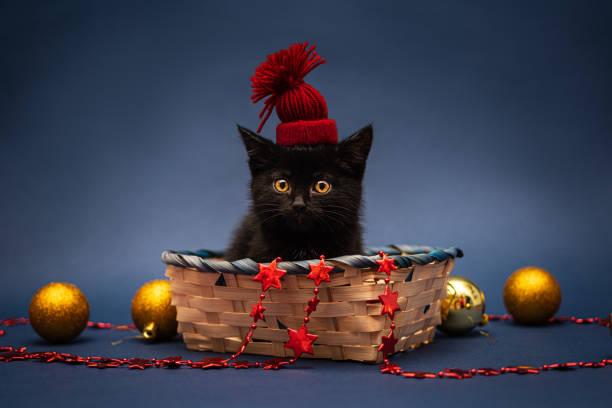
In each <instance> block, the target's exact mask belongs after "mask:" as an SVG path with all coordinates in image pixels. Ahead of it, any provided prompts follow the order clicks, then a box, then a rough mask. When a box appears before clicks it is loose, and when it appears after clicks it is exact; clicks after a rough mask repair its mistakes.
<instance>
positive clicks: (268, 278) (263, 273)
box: [253, 258, 287, 292]
mask: <svg viewBox="0 0 612 408" xmlns="http://www.w3.org/2000/svg"><path fill="white" fill-rule="evenodd" d="M276 261H281V259H280V258H276V259H275V260H273V261H272V262H270V265H264V264H261V263H260V264H259V273H258V274H257V276H255V277H254V278H253V280H254V281H257V282H261V291H262V292H265V291H266V290H268V289H270V287H273V288H276V289H281V283H280V278H281V277H282V276H283V275H284V274H286V273H287V271H286V270H284V269H278V268H277V266H276Z"/></svg>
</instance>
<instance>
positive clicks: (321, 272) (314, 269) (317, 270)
mask: <svg viewBox="0 0 612 408" xmlns="http://www.w3.org/2000/svg"><path fill="white" fill-rule="evenodd" d="M308 266H309V267H310V273H309V274H308V275H306V278H308V279H312V280H313V281H314V282H315V285H316V286H319V285H320V284H321V282H331V278H330V276H329V273H330V272H331V271H332V270H333V269H334V267H333V266H327V265H325V257H324V256H323V255H321V262H319V263H318V264H316V265H313V264H308Z"/></svg>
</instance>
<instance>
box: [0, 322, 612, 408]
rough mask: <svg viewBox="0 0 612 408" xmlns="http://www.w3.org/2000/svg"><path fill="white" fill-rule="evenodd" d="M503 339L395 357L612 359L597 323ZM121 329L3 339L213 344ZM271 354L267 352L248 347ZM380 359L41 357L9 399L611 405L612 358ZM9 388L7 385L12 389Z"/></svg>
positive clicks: (8, 374) (14, 383)
mask: <svg viewBox="0 0 612 408" xmlns="http://www.w3.org/2000/svg"><path fill="white" fill-rule="evenodd" d="M489 329H490V331H491V333H492V335H493V336H494V338H495V339H496V340H497V342H496V343H495V344H489V343H488V342H487V339H486V338H485V337H483V336H481V335H479V334H477V333H472V335H470V336H466V337H447V336H445V335H444V334H441V333H438V335H437V337H436V339H435V341H434V342H433V343H432V344H429V345H427V346H424V347H422V348H420V349H417V350H415V351H412V352H407V353H403V354H401V355H397V356H395V357H393V358H392V361H393V362H395V363H397V364H400V365H401V366H402V367H403V368H404V369H407V370H423V371H433V372H436V371H438V370H441V369H444V368H455V367H457V368H465V369H469V368H479V367H501V366H510V365H519V364H524V365H540V364H547V363H555V362H567V361H599V360H601V359H602V358H608V359H609V358H612V338H611V337H610V334H609V330H608V329H606V328H602V327H598V326H595V325H590V326H579V325H573V324H562V325H554V326H547V327H521V326H518V325H515V324H514V323H512V322H492V323H491V324H490V325H489ZM128 335H129V334H128V333H126V332H119V331H108V330H100V329H86V331H85V332H84V333H83V334H82V335H81V336H80V337H79V338H78V339H77V340H76V341H75V342H73V343H71V344H66V345H49V344H47V343H45V342H43V341H42V340H40V339H39V338H38V336H37V335H36V334H35V333H34V332H33V330H32V328H31V327H29V326H19V327H9V328H7V329H6V334H5V336H3V337H0V345H3V346H6V345H15V346H17V345H19V346H27V347H28V349H29V350H31V351H44V350H53V351H60V352H67V353H74V354H78V355H82V356H91V355H98V356H104V357H116V358H120V357H143V358H163V357H166V356H168V355H172V356H175V355H181V356H183V358H184V359H191V360H199V359H201V358H202V357H204V356H213V355H215V354H214V353H203V352H194V351H189V350H187V349H186V348H185V346H184V345H183V343H182V342H181V341H180V339H177V340H175V341H169V342H163V343H154V344H151V343H146V342H144V341H142V340H139V339H127V340H125V341H123V342H122V343H121V344H119V345H116V346H112V345H111V344H110V343H111V342H112V341H114V340H117V339H121V338H124V337H126V336H128ZM247 358H248V359H249V360H251V361H262V357H261V356H247ZM377 367H378V366H375V365H368V364H361V363H355V362H336V361H326V360H310V359H301V360H299V361H298V362H297V363H296V364H295V365H294V366H292V367H290V368H284V369H281V370H278V371H264V370H261V369H254V368H253V369H248V370H237V369H226V370H199V369H191V368H186V367H184V368H180V369H156V368H149V369H147V370H145V371H141V370H129V369H127V368H114V369H105V370H100V369H94V368H87V367H85V366H69V365H63V364H43V363H39V362H34V361H17V362H11V363H5V362H0V383H1V384H2V389H3V392H2V393H0V405H1V406H6V407H8V406H30V405H31V406H35V405H39V404H40V401H41V396H42V395H44V396H45V397H44V401H45V406H46V407H55V406H57V407H66V406H68V405H71V406H85V405H87V406H89V407H97V406H110V405H111V404H112V405H115V406H163V405H165V406H176V405H177V404H180V405H185V406H187V405H197V406H221V405H223V406H225V407H233V406H247V405H249V404H252V406H266V407H270V408H272V407H287V406H292V407H301V406H312V405H313V404H317V405H319V406H334V405H338V404H353V405H354V406H374V405H376V404H382V403H383V401H389V403H390V404H392V406H402V405H405V406H411V407H414V406H449V404H453V406H457V405H460V406H465V405H466V404H486V405H489V406H497V407H499V406H513V407H516V406H521V405H527V406H535V405H542V404H545V406H554V404H560V405H563V406H569V405H573V406H590V407H598V406H602V407H603V406H608V407H609V406H610V393H609V388H610V384H611V383H612V366H607V367H605V368H599V369H580V370H574V371H569V372H566V371H555V372H551V371H549V372H542V373H540V374H538V375H517V374H506V375H503V376H497V377H475V378H472V379H464V380H454V379H435V380H414V379H405V378H402V377H399V376H392V375H382V374H380V373H379V372H378V368H377ZM7 391H8V392H7Z"/></svg>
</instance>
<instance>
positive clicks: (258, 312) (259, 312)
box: [249, 301, 266, 323]
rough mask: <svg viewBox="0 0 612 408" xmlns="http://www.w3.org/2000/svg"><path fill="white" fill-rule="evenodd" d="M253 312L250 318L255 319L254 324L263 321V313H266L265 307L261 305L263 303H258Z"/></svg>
mask: <svg viewBox="0 0 612 408" xmlns="http://www.w3.org/2000/svg"><path fill="white" fill-rule="evenodd" d="M252 307H253V311H252V312H251V313H249V316H251V317H252V318H253V322H255V323H257V321H258V320H262V319H263V312H265V311H266V308H265V306H262V305H261V301H259V302H257V303H256V304H254V305H253V306H252Z"/></svg>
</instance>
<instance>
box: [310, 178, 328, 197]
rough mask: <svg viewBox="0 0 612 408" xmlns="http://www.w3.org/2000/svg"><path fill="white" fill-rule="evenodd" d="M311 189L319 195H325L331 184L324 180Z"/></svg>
mask: <svg viewBox="0 0 612 408" xmlns="http://www.w3.org/2000/svg"><path fill="white" fill-rule="evenodd" d="M313 189H314V191H315V192H317V193H319V194H327V193H328V192H329V190H330V189H331V184H329V183H328V182H327V181H325V180H319V181H317V182H316V183H315V184H314V186H313Z"/></svg>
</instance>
